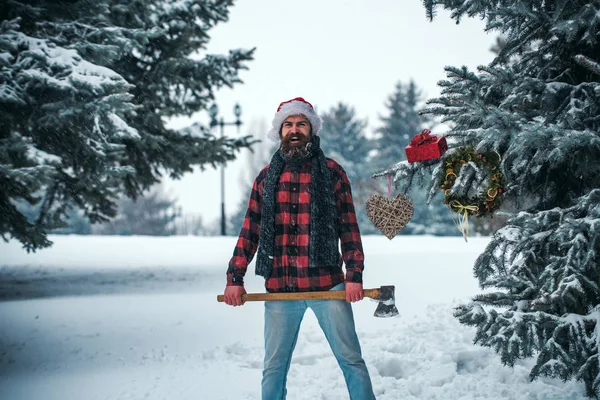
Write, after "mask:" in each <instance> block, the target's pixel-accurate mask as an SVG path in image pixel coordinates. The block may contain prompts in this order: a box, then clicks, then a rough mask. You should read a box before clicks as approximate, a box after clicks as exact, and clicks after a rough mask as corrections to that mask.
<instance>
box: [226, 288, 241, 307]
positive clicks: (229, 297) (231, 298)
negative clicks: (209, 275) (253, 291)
mask: <svg viewBox="0 0 600 400" xmlns="http://www.w3.org/2000/svg"><path fill="white" fill-rule="evenodd" d="M245 293H246V289H245V288H244V287H243V286H227V287H225V293H223V297H224V301H225V304H229V305H230V306H234V307H237V306H243V305H244V302H243V301H242V295H243V294H245Z"/></svg>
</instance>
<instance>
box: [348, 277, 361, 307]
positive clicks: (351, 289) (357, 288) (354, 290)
mask: <svg viewBox="0 0 600 400" xmlns="http://www.w3.org/2000/svg"><path fill="white" fill-rule="evenodd" d="M363 297H364V294H363V285H362V283H355V282H346V301H347V302H349V303H354V302H355V301H360V300H362V299H363Z"/></svg>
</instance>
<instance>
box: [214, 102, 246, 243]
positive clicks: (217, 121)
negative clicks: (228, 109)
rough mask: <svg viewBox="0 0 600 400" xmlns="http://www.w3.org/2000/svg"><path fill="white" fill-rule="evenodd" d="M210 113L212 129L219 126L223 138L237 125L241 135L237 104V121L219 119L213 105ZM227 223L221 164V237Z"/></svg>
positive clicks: (235, 112)
mask: <svg viewBox="0 0 600 400" xmlns="http://www.w3.org/2000/svg"><path fill="white" fill-rule="evenodd" d="M208 113H209V115H210V127H211V129H212V128H213V127H215V126H217V125H219V126H220V127H221V138H223V136H224V133H223V132H224V130H225V125H235V126H237V133H238V135H239V133H240V127H241V126H242V120H241V119H240V117H241V115H242V107H240V105H239V104H237V103H236V105H235V106H234V107H233V113H234V114H235V121H232V122H225V121H224V120H223V117H220V118H219V117H218V114H219V107H218V106H217V105H216V104H215V103H213V104H212V105H211V106H210V108H209V109H208ZM226 226H227V222H226V220H225V163H223V164H221V236H225V235H226V234H227V228H226Z"/></svg>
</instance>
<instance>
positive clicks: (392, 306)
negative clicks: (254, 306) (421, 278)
mask: <svg viewBox="0 0 600 400" xmlns="http://www.w3.org/2000/svg"><path fill="white" fill-rule="evenodd" d="M395 289H396V288H395V286H382V287H380V288H378V289H364V290H363V292H364V297H370V298H372V299H376V300H379V304H377V309H376V310H375V313H374V314H373V315H374V316H376V317H379V318H387V317H395V316H396V315H398V309H397V308H396V298H395V295H394V291H395ZM273 300H346V291H344V290H329V291H326V292H293V293H246V294H243V295H242V301H243V302H246V301H273ZM217 301H218V302H223V301H224V296H223V295H222V294H220V295H218V296H217Z"/></svg>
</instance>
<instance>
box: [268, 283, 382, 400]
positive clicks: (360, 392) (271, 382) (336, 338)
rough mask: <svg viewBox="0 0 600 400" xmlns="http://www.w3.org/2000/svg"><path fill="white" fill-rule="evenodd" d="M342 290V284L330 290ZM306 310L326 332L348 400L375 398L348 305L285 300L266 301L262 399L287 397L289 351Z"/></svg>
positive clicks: (350, 308) (338, 302) (269, 399)
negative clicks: (342, 377) (344, 384)
mask: <svg viewBox="0 0 600 400" xmlns="http://www.w3.org/2000/svg"><path fill="white" fill-rule="evenodd" d="M343 289H344V284H343V283H341V284H339V285H337V286H335V287H334V288H332V290H343ZM307 308H311V309H312V310H313V312H314V313H315V316H316V317H317V321H318V322H319V325H320V326H321V329H323V332H324V333H325V337H326V338H327V341H328V342H329V346H330V347H331V350H332V351H333V354H334V356H335V358H336V359H337V362H338V364H339V365H340V367H341V369H342V373H343V374H344V379H345V380H346V386H347V387H348V392H349V394H350V399H351V400H372V399H375V395H374V394H373V387H372V386H371V378H370V377H369V372H368V371H367V367H366V365H365V361H364V360H363V358H362V355H361V350H360V343H359V342H358V336H357V335H356V330H355V328H354V316H353V314H352V306H351V305H350V303H348V302H346V301H345V300H297V301H295V300H294V301H287V300H286V301H267V302H265V363H264V370H263V379H262V400H280V399H281V400H284V399H285V397H286V393H287V390H286V380H287V374H288V371H289V369H290V362H291V360H292V352H293V351H294V347H296V342H297V341H298V332H299V331H300V323H301V322H302V318H303V317H304V312H305V311H306V309H307ZM315 384H318V382H315Z"/></svg>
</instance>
